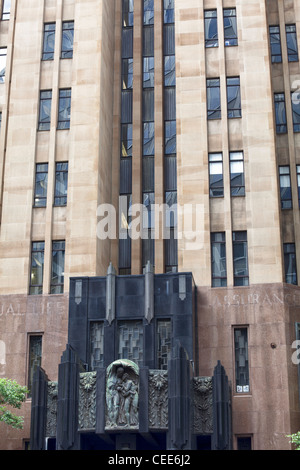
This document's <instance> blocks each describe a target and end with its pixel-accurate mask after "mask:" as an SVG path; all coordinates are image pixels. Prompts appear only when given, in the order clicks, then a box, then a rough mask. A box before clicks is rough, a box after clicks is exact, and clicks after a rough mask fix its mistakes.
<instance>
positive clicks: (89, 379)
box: [78, 372, 97, 431]
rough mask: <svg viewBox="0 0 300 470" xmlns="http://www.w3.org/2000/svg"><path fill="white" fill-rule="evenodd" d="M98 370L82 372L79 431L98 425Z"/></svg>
mask: <svg viewBox="0 0 300 470" xmlns="http://www.w3.org/2000/svg"><path fill="white" fill-rule="evenodd" d="M96 379H97V373H96V372H84V373H81V374H80V385H79V408H78V427H79V431H84V430H91V429H95V427H96Z"/></svg>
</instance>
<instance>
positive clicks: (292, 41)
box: [285, 24, 298, 62]
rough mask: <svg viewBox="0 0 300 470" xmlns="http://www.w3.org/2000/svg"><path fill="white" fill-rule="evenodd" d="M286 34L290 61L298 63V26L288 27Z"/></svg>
mask: <svg viewBox="0 0 300 470" xmlns="http://www.w3.org/2000/svg"><path fill="white" fill-rule="evenodd" d="M285 32H286V42H287V52H288V61H289V62H297V61H298V45H297V33H296V26H295V25H294V24H291V25H286V27H285Z"/></svg>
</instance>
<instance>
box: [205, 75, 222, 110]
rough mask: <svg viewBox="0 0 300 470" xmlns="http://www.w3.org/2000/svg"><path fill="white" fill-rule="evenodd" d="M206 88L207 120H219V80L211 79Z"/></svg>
mask: <svg viewBox="0 0 300 470" xmlns="http://www.w3.org/2000/svg"><path fill="white" fill-rule="evenodd" d="M206 86H207V119H221V96H220V79H219V78H211V79H208V80H207V81H206Z"/></svg>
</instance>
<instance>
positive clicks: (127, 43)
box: [122, 28, 133, 59]
mask: <svg viewBox="0 0 300 470" xmlns="http://www.w3.org/2000/svg"><path fill="white" fill-rule="evenodd" d="M132 57H133V30H132V28H129V29H124V28H123V30H122V58H123V59H126V58H127V59H130V58H132Z"/></svg>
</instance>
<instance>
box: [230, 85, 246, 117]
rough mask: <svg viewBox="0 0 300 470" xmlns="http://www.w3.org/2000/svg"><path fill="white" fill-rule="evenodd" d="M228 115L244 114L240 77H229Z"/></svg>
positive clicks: (239, 115) (237, 115)
mask: <svg viewBox="0 0 300 470" xmlns="http://www.w3.org/2000/svg"><path fill="white" fill-rule="evenodd" d="M227 115H228V118H237V117H241V115H242V110H241V93H240V79H239V77H234V78H227Z"/></svg>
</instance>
